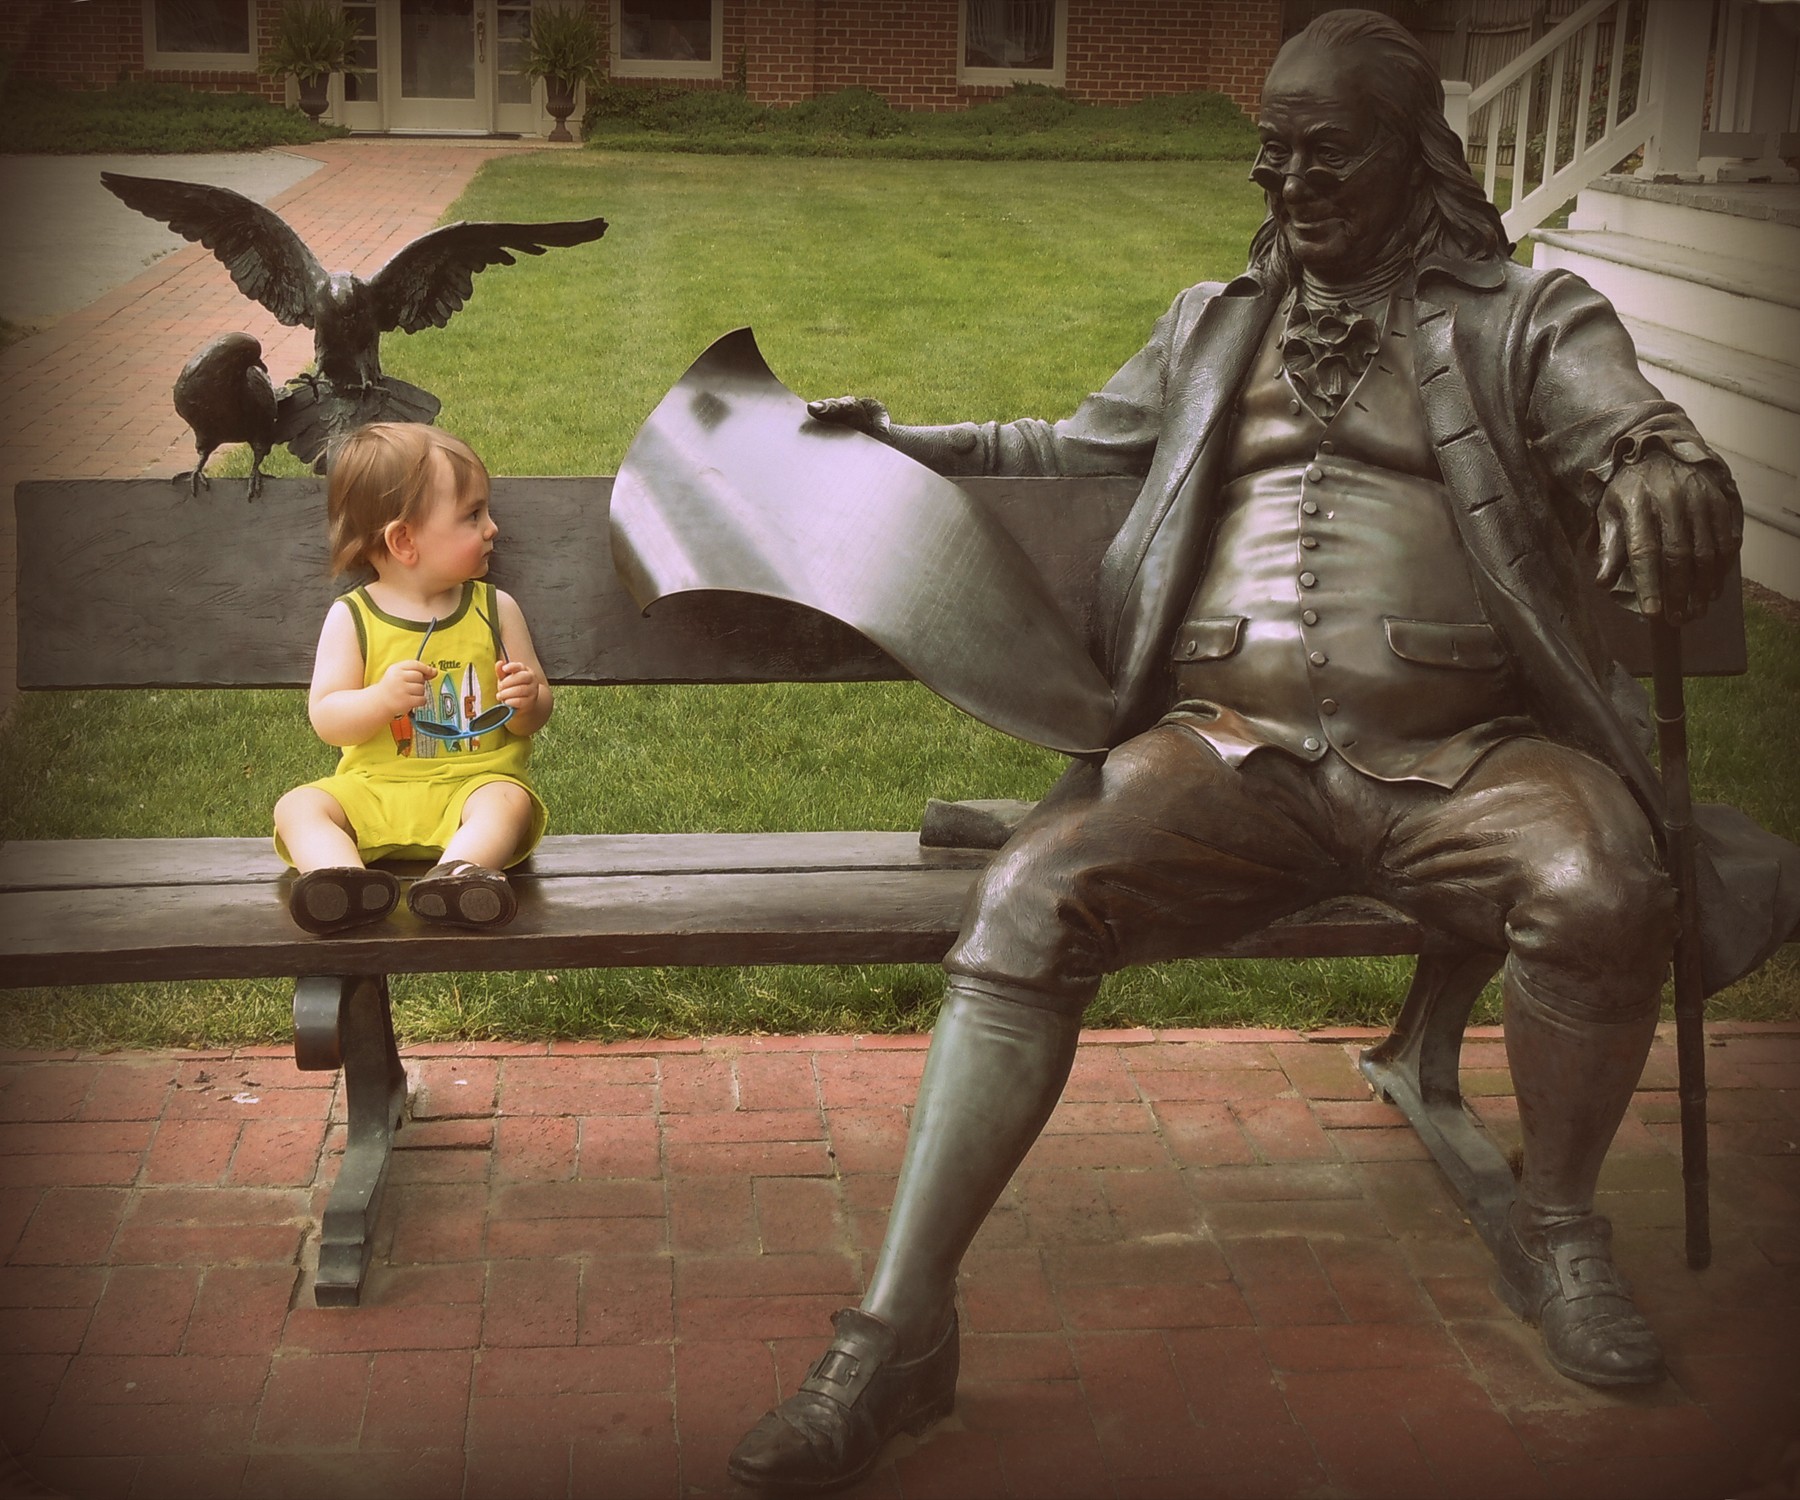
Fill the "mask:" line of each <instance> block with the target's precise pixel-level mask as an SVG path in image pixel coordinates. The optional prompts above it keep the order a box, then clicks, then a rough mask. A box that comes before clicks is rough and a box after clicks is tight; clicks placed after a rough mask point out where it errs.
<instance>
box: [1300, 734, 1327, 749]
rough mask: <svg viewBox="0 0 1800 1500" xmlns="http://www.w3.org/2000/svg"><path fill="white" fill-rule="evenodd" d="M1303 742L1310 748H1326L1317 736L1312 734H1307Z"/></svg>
mask: <svg viewBox="0 0 1800 1500" xmlns="http://www.w3.org/2000/svg"><path fill="white" fill-rule="evenodd" d="M1301 743H1302V744H1304V745H1305V747H1306V748H1307V749H1308V750H1323V749H1324V748H1325V747H1324V745H1322V744H1321V743H1320V742H1319V740H1318V739H1317V738H1315V737H1314V736H1312V735H1310V734H1309V735H1307V737H1306V738H1305V739H1304V740H1303V741H1302V742H1301Z"/></svg>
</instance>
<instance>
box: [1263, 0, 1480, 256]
mask: <svg viewBox="0 0 1800 1500" xmlns="http://www.w3.org/2000/svg"><path fill="white" fill-rule="evenodd" d="M1303 43H1310V44H1312V45H1314V46H1318V47H1325V48H1345V49H1348V48H1351V47H1354V48H1356V49H1357V50H1358V51H1360V52H1361V53H1362V54H1363V56H1364V57H1365V58H1367V60H1368V63H1369V66H1370V69H1371V72H1372V76H1373V79H1374V86H1373V87H1372V88H1371V89H1370V90H1369V98H1370V101H1371V103H1372V104H1373V105H1374V109H1375V115H1376V119H1377V120H1378V121H1379V122H1380V125H1381V127H1382V129H1384V130H1385V131H1387V132H1388V134H1390V135H1392V136H1395V137H1396V138H1398V139H1399V140H1400V141H1401V142H1402V143H1403V144H1405V145H1406V146H1407V147H1408V150H1409V153H1410V156H1411V165H1410V170H1412V171H1413V172H1414V173H1415V174H1416V176H1417V177H1418V179H1419V189H1420V190H1419V191H1418V192H1417V193H1415V194H1414V195H1413V207H1412V210H1411V212H1410V214H1409V216H1408V219H1407V238H1408V241H1409V242H1410V243H1411V245H1412V247H1413V253H1414V255H1415V256H1420V257H1422V256H1426V255H1432V254H1446V255H1454V256H1460V257H1462V258H1464V259H1467V260H1488V259H1492V258H1495V257H1499V256H1504V255H1509V254H1511V253H1512V243H1511V241H1510V240H1508V239H1507V236H1506V226H1505V225H1504V224H1503V223H1502V222H1501V219H1500V211H1499V209H1497V208H1495V207H1494V205H1493V204H1492V203H1490V202H1488V199H1487V195H1486V194H1485V193H1484V192H1482V190H1481V185H1480V184H1479V183H1478V182H1476V180H1475V175H1474V173H1473V172H1471V171H1470V170H1469V163H1468V160H1467V159H1466V158H1465V157H1464V155H1463V148H1462V142H1461V141H1459V140H1458V139H1457V138H1456V132H1455V131H1454V130H1452V129H1451V128H1450V122H1449V121H1448V120H1446V119H1445V118H1444V85H1443V83H1442V82H1441V81H1440V80H1439V79H1438V76H1437V66H1436V64H1434V63H1433V62H1432V60H1431V57H1430V55H1429V54H1428V53H1427V52H1426V51H1425V49H1424V48H1423V47H1421V46H1420V45H1419V44H1418V42H1417V41H1416V40H1414V38H1413V35H1412V33H1411V32H1409V31H1407V29H1406V28H1405V27H1404V26H1402V25H1400V24H1399V22H1397V21H1394V20H1391V19H1389V18H1388V17H1387V16H1384V15H1382V14H1380V13H1379V12H1377V11H1372V10H1332V11H1327V12H1326V13H1325V14H1324V15H1322V16H1320V17H1319V18H1318V19H1317V20H1315V21H1313V23H1312V24H1311V25H1309V26H1308V27H1307V28H1306V29H1305V30H1304V31H1302V32H1300V34H1299V35H1298V36H1296V37H1295V38H1294V39H1293V41H1291V42H1289V43H1288V45H1289V46H1299V45H1301V44H1303ZM1250 268H1251V269H1252V270H1253V271H1256V272H1259V273H1261V274H1263V275H1265V276H1269V277H1273V278H1275V279H1277V280H1279V281H1280V282H1281V283H1282V284H1284V285H1287V284H1291V283H1292V282H1294V281H1297V280H1298V279H1299V274H1300V268H1299V266H1298V265H1296V264H1295V263H1294V260H1293V256H1292V253H1291V252H1290V251H1289V249H1288V245H1287V239H1286V237H1285V236H1284V235H1283V234H1282V233H1281V230H1280V227H1279V226H1278V225H1277V224H1276V222H1275V216H1274V214H1273V212H1271V213H1270V215H1269V217H1268V218H1266V219H1264V220H1263V222H1262V227H1261V228H1259V229H1258V230H1257V231H1256V236H1255V238H1254V239H1252V240H1251V242H1250Z"/></svg>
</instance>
